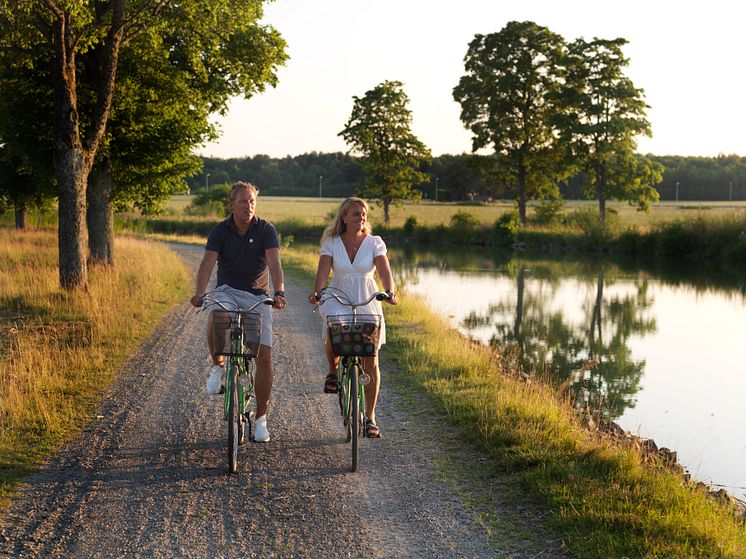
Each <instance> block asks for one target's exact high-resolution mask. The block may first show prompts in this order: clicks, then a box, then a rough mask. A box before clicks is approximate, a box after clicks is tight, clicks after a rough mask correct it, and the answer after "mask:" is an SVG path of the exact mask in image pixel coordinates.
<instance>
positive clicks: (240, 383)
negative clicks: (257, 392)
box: [202, 292, 275, 474]
mask: <svg viewBox="0 0 746 559" xmlns="http://www.w3.org/2000/svg"><path fill="white" fill-rule="evenodd" d="M224 295H225V294H224ZM202 302H203V305H204V306H206V307H209V306H212V305H215V306H218V307H220V310H215V313H214V315H213V323H212V332H213V341H214V342H215V347H214V349H215V355H216V356H217V355H222V356H223V357H224V358H225V359H226V363H225V369H226V371H227V374H226V379H225V402H224V412H223V415H224V419H226V420H228V471H229V472H230V473H232V474H235V473H236V472H237V471H238V447H239V446H240V445H242V444H243V443H244V442H245V441H246V440H247V439H248V440H251V439H252V434H251V425H252V424H251V421H252V414H253V413H254V410H253V408H252V402H253V399H254V368H255V366H256V364H255V363H254V360H255V359H256V356H257V354H258V352H259V340H260V336H261V332H262V316H261V315H260V314H259V313H257V312H253V311H254V309H255V308H256V307H258V306H259V305H262V304H264V305H272V304H274V302H275V301H274V299H271V298H269V297H267V298H265V299H263V300H261V301H259V302H257V303H256V304H254V305H252V306H251V307H250V308H248V309H241V308H239V306H238V304H237V303H233V304H232V305H231V304H226V303H225V302H224V301H219V300H217V299H216V298H215V296H214V292H210V293H206V294H205V295H204V296H203V298H202ZM231 307H232V308H231ZM247 431H248V433H247ZM247 435H248V437H247Z"/></svg>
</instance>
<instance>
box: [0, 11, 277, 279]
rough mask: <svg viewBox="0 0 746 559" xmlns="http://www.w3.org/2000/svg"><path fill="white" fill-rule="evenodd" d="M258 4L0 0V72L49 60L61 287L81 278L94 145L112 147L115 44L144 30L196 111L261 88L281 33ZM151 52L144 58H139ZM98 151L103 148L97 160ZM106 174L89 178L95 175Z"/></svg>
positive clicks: (222, 104)
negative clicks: (264, 22) (264, 23)
mask: <svg viewBox="0 0 746 559" xmlns="http://www.w3.org/2000/svg"><path fill="white" fill-rule="evenodd" d="M262 4H263V2H262V0H183V1H181V2H173V1H171V0H127V1H125V0H109V1H96V0H81V1H79V2H66V1H63V0H45V1H44V2H41V1H38V0H16V1H13V2H10V1H9V0H0V27H2V28H3V29H4V30H7V31H8V32H7V33H6V34H5V35H4V36H3V38H2V39H0V47H2V48H0V52H2V53H3V55H2V58H0V63H1V64H2V71H3V73H5V72H9V71H12V70H14V69H15V68H16V67H18V66H19V65H22V64H24V63H26V61H27V60H28V59H29V58H31V57H34V56H38V55H39V53H43V57H44V58H46V60H47V62H48V67H49V68H50V75H51V83H52V84H53V91H54V95H53V96H52V98H53V109H54V110H53V114H54V116H53V126H52V128H53V130H54V136H53V142H52V145H53V153H54V157H53V162H54V175H55V179H56V183H57V189H58V197H59V253H60V284H61V285H62V286H63V287H64V288H67V289H73V288H78V287H83V286H85V284H86V278H87V266H86V251H85V244H84V240H85V225H84V218H85V207H86V187H87V186H88V183H89V180H88V179H89V175H90V173H91V170H92V169H93V166H94V163H95V162H96V161H97V159H96V156H97V154H98V150H99V148H100V147H101V146H113V143H110V142H109V140H110V137H107V136H106V134H105V131H106V126H107V123H108V121H109V118H110V116H111V110H112V103H113V102H114V98H115V78H116V75H117V68H118V65H119V61H120V54H121V52H120V51H121V49H122V46H123V45H125V44H127V43H128V42H130V41H132V40H134V39H136V38H138V37H142V36H144V35H148V39H147V40H148V41H150V46H151V47H152V49H153V51H154V52H159V53H160V54H161V56H162V57H164V58H165V59H166V60H168V61H169V62H170V63H171V65H172V68H174V69H178V70H179V71H180V72H181V73H182V74H181V77H182V80H183V83H184V84H188V86H189V87H188V94H189V97H188V99H189V101H191V102H193V103H195V105H196V106H197V107H199V109H200V111H203V112H204V111H205V109H207V112H210V111H212V110H223V109H224V108H225V103H226V101H227V99H228V97H229V96H231V95H234V94H237V93H239V92H242V93H245V94H249V93H250V92H254V91H256V90H259V89H261V86H259V85H257V84H264V83H269V82H272V80H273V79H274V71H275V68H276V64H278V63H281V62H282V61H284V58H285V54H284V42H282V40H281V38H280V37H279V35H278V34H277V33H276V32H274V31H273V30H271V29H269V28H264V27H261V26H259V25H258V24H257V22H258V20H259V19H260V18H261V15H262ZM151 32H152V33H151ZM149 61H152V58H147V59H145V60H142V61H141V63H143V64H145V63H147V62H149ZM174 71H176V70H174ZM168 75H169V76H170V77H174V76H175V75H176V74H174V73H170V74H168ZM164 83H165V82H164ZM205 91H209V92H210V93H209V94H206V93H204V92H205ZM162 99H163V98H161V99H160V100H162ZM130 130H131V129H130ZM162 130H165V128H163V129H162ZM151 139H154V138H153V136H151ZM112 153H113V152H112ZM105 155H108V154H105ZM102 160H103V161H105V160H106V157H102V158H100V159H99V160H98V161H102ZM106 169H107V166H106V165H104V167H103V170H104V171H106ZM103 176H104V177H105V176H106V173H103ZM105 183H106V180H103V181H98V179H96V184H105ZM94 188H95V187H94ZM102 199H103V200H104V201H105V200H106V199H107V196H103V197H102ZM109 199H110V197H109Z"/></svg>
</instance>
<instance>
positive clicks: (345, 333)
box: [326, 314, 381, 357]
mask: <svg viewBox="0 0 746 559" xmlns="http://www.w3.org/2000/svg"><path fill="white" fill-rule="evenodd" d="M326 325H327V331H328V333H329V342H330V343H331V345H332V351H333V352H334V355H339V356H353V355H354V356H359V357H369V356H373V355H376V353H377V352H378V338H379V336H380V334H381V317H380V316H379V315H376V314H358V315H355V316H353V315H351V314H343V315H335V316H329V317H328V318H327V320H326Z"/></svg>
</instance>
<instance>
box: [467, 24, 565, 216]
mask: <svg viewBox="0 0 746 559" xmlns="http://www.w3.org/2000/svg"><path fill="white" fill-rule="evenodd" d="M563 49H564V41H563V39H562V37H560V36H559V35H557V34H555V33H552V32H551V31H550V30H549V29H547V28H546V27H542V26H540V25H537V24H535V23H533V22H528V21H526V22H517V21H511V22H509V23H508V24H507V25H506V26H505V27H504V28H503V29H502V30H501V31H499V32H498V33H492V34H489V35H476V36H475V37H474V39H473V40H472V42H471V43H470V44H469V49H468V51H467V53H466V57H465V59H464V62H465V70H466V74H465V75H464V76H462V77H461V79H460V80H459V83H458V85H457V86H456V87H455V88H454V90H453V97H454V99H455V100H456V101H458V102H459V103H460V104H461V120H462V121H463V123H464V125H465V126H466V127H467V128H468V129H469V130H471V133H472V149H473V151H477V150H479V149H481V148H488V147H492V149H494V151H495V156H496V158H497V163H498V166H499V168H500V170H501V178H502V181H503V182H505V183H507V184H510V185H513V186H514V188H515V189H516V192H517V198H518V211H519V214H520V217H521V222H522V223H524V224H525V223H526V200H527V198H529V197H537V196H545V195H552V194H553V193H554V192H556V189H557V186H556V182H555V181H556V180H557V179H561V178H563V177H565V176H566V175H567V174H568V172H569V167H568V166H567V162H566V160H565V159H564V158H563V151H562V149H561V146H560V144H559V142H558V138H557V135H556V133H555V130H554V127H553V122H554V120H555V118H556V116H557V114H558V112H559V111H560V110H561V107H560V104H559V101H558V99H557V94H558V93H559V91H560V88H561V85H562V56H563Z"/></svg>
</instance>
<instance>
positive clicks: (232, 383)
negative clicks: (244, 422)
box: [227, 365, 241, 474]
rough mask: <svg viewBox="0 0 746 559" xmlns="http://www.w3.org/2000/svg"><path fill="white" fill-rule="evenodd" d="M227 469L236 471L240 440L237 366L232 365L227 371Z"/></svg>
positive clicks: (233, 472)
mask: <svg viewBox="0 0 746 559" xmlns="http://www.w3.org/2000/svg"><path fill="white" fill-rule="evenodd" d="M227 380H228V383H227V384H228V387H227V390H229V391H230V392H229V400H228V471H229V472H230V473H232V474H235V473H236V472H237V471H238V445H239V443H240V441H241V414H240V410H239V404H238V367H237V366H236V365H233V366H232V367H231V369H230V372H229V373H228V379H227Z"/></svg>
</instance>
